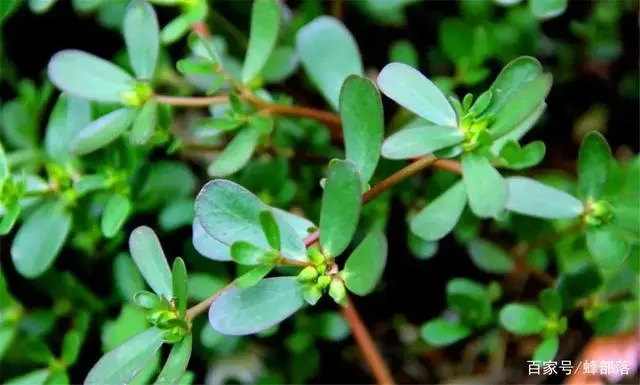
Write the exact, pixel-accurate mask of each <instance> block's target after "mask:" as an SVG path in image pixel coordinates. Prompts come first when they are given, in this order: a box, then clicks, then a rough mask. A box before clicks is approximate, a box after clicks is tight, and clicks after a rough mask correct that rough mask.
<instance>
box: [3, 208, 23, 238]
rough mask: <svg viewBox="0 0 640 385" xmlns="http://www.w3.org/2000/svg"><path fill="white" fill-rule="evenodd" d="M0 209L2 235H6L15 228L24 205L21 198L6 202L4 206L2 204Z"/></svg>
mask: <svg viewBox="0 0 640 385" xmlns="http://www.w3.org/2000/svg"><path fill="white" fill-rule="evenodd" d="M0 209H1V210H0V235H6V234H9V232H10V231H11V230H13V226H15V224H16V223H17V222H18V218H20V213H21V212H22V206H21V205H20V200H17V199H16V200H13V201H11V202H9V203H7V204H5V205H4V207H2V206H0Z"/></svg>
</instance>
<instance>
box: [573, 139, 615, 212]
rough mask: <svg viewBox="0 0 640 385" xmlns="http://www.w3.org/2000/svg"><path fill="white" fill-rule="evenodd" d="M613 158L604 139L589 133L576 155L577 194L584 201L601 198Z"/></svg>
mask: <svg viewBox="0 0 640 385" xmlns="http://www.w3.org/2000/svg"><path fill="white" fill-rule="evenodd" d="M612 161H613V157H612V155H611V149H610V148H609V145H608V144H607V141H606V140H605V138H604V137H603V136H602V135H601V134H600V133H598V132H595V131H594V132H590V133H589V134H587V135H586V136H585V138H584V139H583V140H582V145H581V146H580V152H579V153H578V192H579V194H580V197H582V198H585V199H593V200H595V199H598V198H600V197H601V196H602V193H603V190H604V186H605V182H606V181H607V178H608V176H609V169H610V167H611V166H610V165H611V162H612Z"/></svg>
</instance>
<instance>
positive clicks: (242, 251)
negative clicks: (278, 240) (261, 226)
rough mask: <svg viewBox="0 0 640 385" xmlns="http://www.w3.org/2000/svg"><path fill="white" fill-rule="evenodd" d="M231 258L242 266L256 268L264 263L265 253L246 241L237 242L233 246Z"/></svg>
mask: <svg viewBox="0 0 640 385" xmlns="http://www.w3.org/2000/svg"><path fill="white" fill-rule="evenodd" d="M230 251H231V258H232V259H233V260H234V261H235V262H236V263H239V264H241V265H248V266H255V265H259V264H260V263H262V260H263V257H264V254H265V251H264V250H263V249H261V248H259V247H257V246H254V245H252V244H251V243H249V242H245V241H236V242H234V243H233V244H232V245H231V249H230Z"/></svg>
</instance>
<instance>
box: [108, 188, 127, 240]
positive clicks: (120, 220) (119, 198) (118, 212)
mask: <svg viewBox="0 0 640 385" xmlns="http://www.w3.org/2000/svg"><path fill="white" fill-rule="evenodd" d="M130 213H131V201H130V200H129V198H128V197H126V196H124V195H122V194H114V195H112V196H111V198H110V199H109V201H108V202H107V205H106V206H105V207H104V211H103V213H102V219H101V220H100V228H101V229H102V234H104V236H105V237H107V238H113V237H114V236H115V235H116V234H117V233H118V231H120V229H121V228H122V226H123V225H124V222H125V221H126V220H127V217H128V216H129V214H130Z"/></svg>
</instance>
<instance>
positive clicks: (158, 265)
mask: <svg viewBox="0 0 640 385" xmlns="http://www.w3.org/2000/svg"><path fill="white" fill-rule="evenodd" d="M129 251H130V252H131V257H132V258H133V261H134V262H135V263H136V266H138V270H140V273H142V276H143V277H144V280H145V281H146V282H147V284H148V285H149V287H151V289H153V291H154V292H155V293H156V294H157V295H159V296H161V297H164V298H166V299H171V298H173V283H172V280H171V270H170V269H169V263H167V258H166V257H165V255H164V251H163V250H162V246H161V245H160V240H159V239H158V236H157V235H156V233H155V232H154V231H153V230H152V229H151V228H149V227H147V226H140V227H137V228H136V229H135V230H133V231H132V232H131V236H130V237H129Z"/></svg>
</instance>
